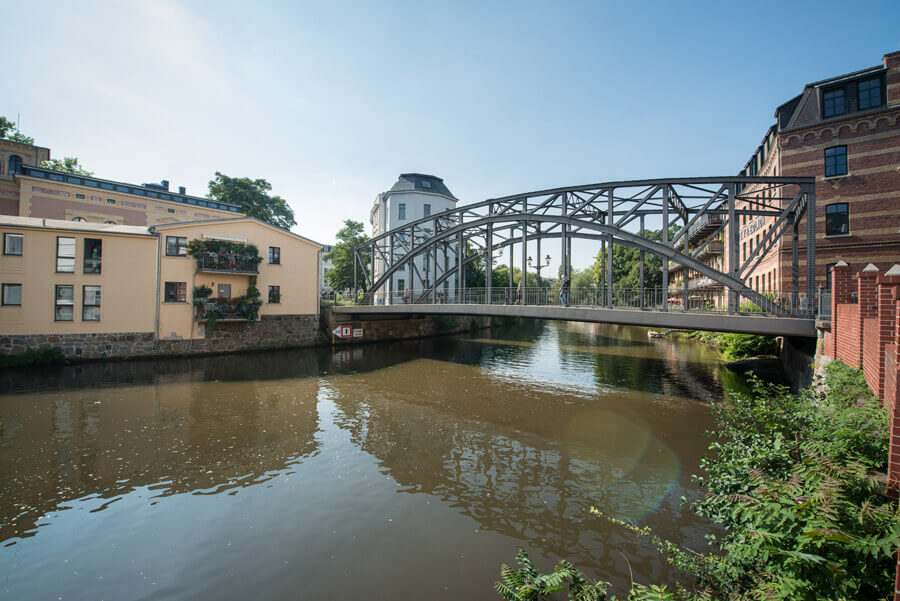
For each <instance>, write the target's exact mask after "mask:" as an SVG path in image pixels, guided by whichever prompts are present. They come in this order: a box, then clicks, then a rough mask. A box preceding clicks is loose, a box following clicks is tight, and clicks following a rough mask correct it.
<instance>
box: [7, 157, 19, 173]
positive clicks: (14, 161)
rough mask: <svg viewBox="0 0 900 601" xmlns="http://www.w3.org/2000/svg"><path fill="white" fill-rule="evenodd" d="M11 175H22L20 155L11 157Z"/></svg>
mask: <svg viewBox="0 0 900 601" xmlns="http://www.w3.org/2000/svg"><path fill="white" fill-rule="evenodd" d="M8 173H9V174H10V175H16V174H17V173H22V157H20V156H19V155H16V154H14V155H12V156H11V157H9V171H8Z"/></svg>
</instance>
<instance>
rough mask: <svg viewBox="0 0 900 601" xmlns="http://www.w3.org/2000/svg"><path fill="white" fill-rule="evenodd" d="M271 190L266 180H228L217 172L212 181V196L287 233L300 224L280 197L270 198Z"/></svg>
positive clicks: (210, 186) (239, 178) (235, 178)
mask: <svg viewBox="0 0 900 601" xmlns="http://www.w3.org/2000/svg"><path fill="white" fill-rule="evenodd" d="M271 189H272V184H270V183H269V182H267V181H266V180H264V179H250V178H249V177H229V176H227V175H225V174H224V173H221V172H219V171H216V177H215V179H213V180H211V181H210V182H209V197H210V198H213V199H215V200H217V201H219V202H224V203H228V204H233V205H236V206H238V207H240V210H241V212H242V213H244V214H245V215H247V216H248V217H256V218H257V219H261V220H263V221H265V222H266V223H271V224H272V225H275V226H278V227H280V228H284V229H286V230H287V229H290V228H291V227H292V226H294V225H297V221H296V220H295V219H294V211H293V209H291V207H290V206H289V205H288V203H287V201H286V200H284V199H283V198H281V197H280V196H272V195H269V194H268V192H269V191H270V190H271Z"/></svg>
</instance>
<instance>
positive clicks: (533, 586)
mask: <svg viewBox="0 0 900 601" xmlns="http://www.w3.org/2000/svg"><path fill="white" fill-rule="evenodd" d="M516 561H517V562H518V563H519V565H521V566H522V568H521V569H519V570H515V571H514V570H513V569H512V568H511V567H509V566H508V565H506V564H503V566H501V567H500V577H501V579H502V580H503V582H495V583H494V588H495V589H497V592H498V593H500V596H501V597H503V598H504V599H507V600H508V601H532V600H534V601H542V600H544V599H550V594H551V593H555V592H561V591H568V599H569V601H605V599H606V598H607V597H606V590H607V588H609V583H607V582H595V583H594V584H591V583H590V582H588V580H587V578H585V577H584V574H582V573H581V572H579V571H578V570H576V569H575V568H574V567H573V566H572V564H570V563H569V562H567V561H560V562H559V563H558V564H557V565H556V567H555V568H553V571H552V572H551V573H549V574H541V573H540V572H538V571H537V570H536V569H534V565H533V564H532V562H531V558H530V557H529V556H528V552H527V551H525V549H519V552H518V553H516Z"/></svg>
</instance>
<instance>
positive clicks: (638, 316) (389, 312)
mask: <svg viewBox="0 0 900 601" xmlns="http://www.w3.org/2000/svg"><path fill="white" fill-rule="evenodd" d="M334 313H335V316H341V315H344V316H347V317H369V318H372V317H380V316H401V315H409V316H412V315H476V316H484V317H525V318H533V319H556V320H561V321H586V322H593V323H616V324H623V325H633V326H645V327H654V328H676V329H685V330H712V331H717V332H740V333H744V334H766V335H770V336H801V337H807V338H815V336H816V326H815V320H814V319H812V318H806V319H804V318H797V317H772V316H771V315H740V314H738V315H729V314H726V313H698V312H682V311H654V310H640V309H604V308H594V307H561V306H559V305H524V306H522V305H474V304H472V305H470V304H466V305H452V304H446V305H440V304H436V305H431V304H423V305H417V304H409V305H407V304H403V305H355V306H347V307H334Z"/></svg>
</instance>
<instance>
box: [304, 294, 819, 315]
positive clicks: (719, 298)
mask: <svg viewBox="0 0 900 601" xmlns="http://www.w3.org/2000/svg"><path fill="white" fill-rule="evenodd" d="M728 294H729V293H728V291H726V290H689V291H688V294H687V298H683V291H682V290H674V289H673V290H669V291H665V290H663V289H661V288H644V289H615V290H613V291H612V294H611V295H610V293H609V291H608V290H607V289H605V288H600V287H590V288H573V289H572V290H570V291H569V294H568V297H566V296H565V295H562V296H561V295H560V292H559V291H558V290H556V289H552V288H547V287H541V288H536V287H528V288H525V289H524V290H522V289H519V288H497V287H494V288H466V289H464V290H459V289H451V290H440V289H439V290H430V289H429V290H412V289H409V288H407V289H406V290H403V291H397V292H394V293H393V294H389V293H388V292H387V291H386V290H379V291H376V292H374V293H373V292H368V293H360V294H359V295H358V296H357V297H356V298H355V299H354V298H353V294H352V293H350V292H346V293H344V294H338V293H326V294H323V295H322V301H321V303H322V306H335V305H338V306H342V305H343V306H346V305H436V304H447V305H460V304H461V305H488V304H490V305H530V306H550V305H557V306H559V305H563V306H569V307H581V308H608V309H634V310H656V311H688V312H700V313H724V312H727V310H728ZM759 294H761V295H762V296H763V297H764V299H765V300H764V301H763V302H762V303H755V302H751V301H750V300H747V299H745V298H740V299H738V303H737V308H736V312H737V313H739V314H765V315H785V316H792V317H797V316H801V317H802V316H808V317H812V315H813V313H814V310H815V309H816V306H815V305H816V303H810V302H808V300H807V298H806V295H805V294H804V293H799V294H798V295H797V296H796V301H795V297H794V294H793V293H792V292H784V291H781V290H761V291H759ZM821 302H822V301H821V295H820V299H819V304H821Z"/></svg>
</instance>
